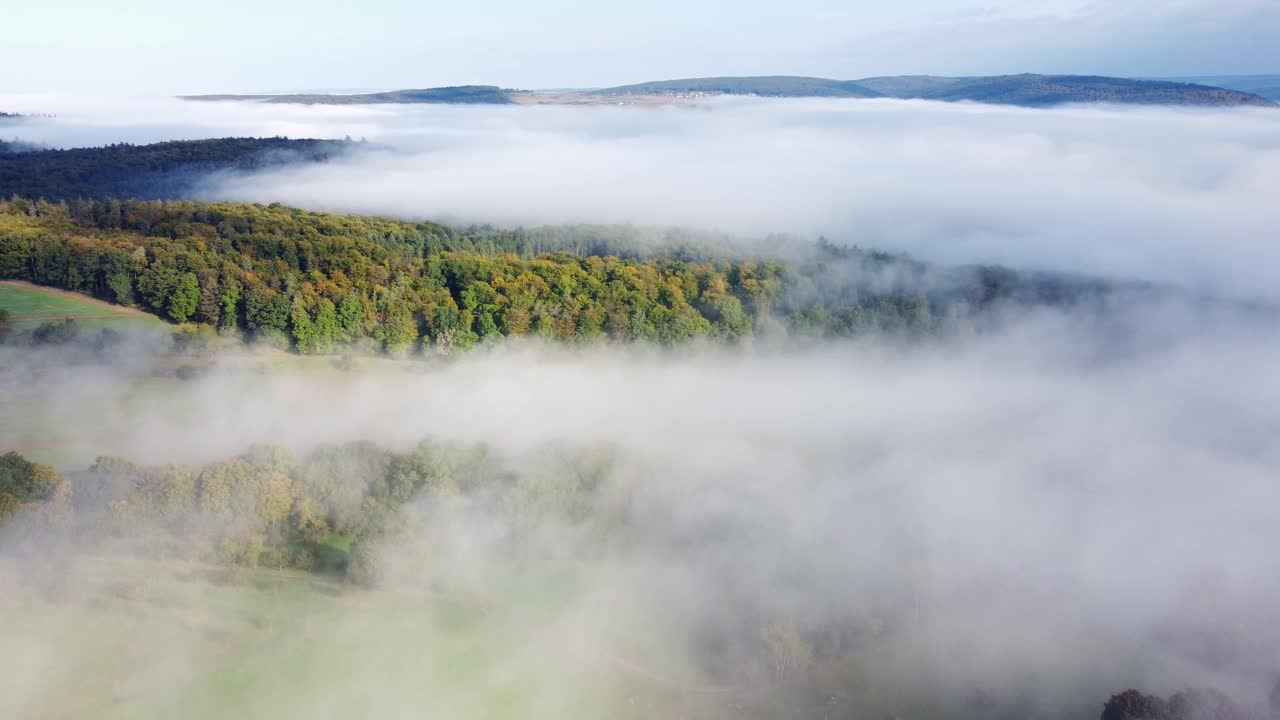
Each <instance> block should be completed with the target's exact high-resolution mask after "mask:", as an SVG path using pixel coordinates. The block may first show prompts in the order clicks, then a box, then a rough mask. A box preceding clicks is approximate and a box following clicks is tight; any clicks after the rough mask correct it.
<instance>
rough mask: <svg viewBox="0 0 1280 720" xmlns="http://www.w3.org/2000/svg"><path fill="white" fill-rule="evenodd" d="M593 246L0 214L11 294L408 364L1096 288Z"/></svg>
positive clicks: (341, 224)
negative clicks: (521, 342) (505, 344)
mask: <svg viewBox="0 0 1280 720" xmlns="http://www.w3.org/2000/svg"><path fill="white" fill-rule="evenodd" d="M610 243H611V240H610V238H609V237H608V236H606V235H601V234H593V233H592V232H590V230H584V229H581V228H577V229H573V228H570V229H562V230H561V231H558V232H547V231H545V230H543V231H539V230H534V231H528V230H519V229H518V230H510V231H497V230H493V229H491V228H471V229H467V230H459V229H456V228H450V227H446V226H442V225H437V224H433V223H408V222H400V221H395V220H389V219H386V218H377V217H365V216H354V215H335V214H327V213H315V212H309V211H304V210H299V209H295V208H288V207H284V206H281V205H276V204H273V205H270V206H263V205H251V204H240V203H206V202H193V201H168V202H162V201H117V200H106V201H96V200H73V201H70V202H59V203H48V202H44V201H30V200H26V199H22V198H14V199H11V200H9V201H0V278H13V279H22V280H28V281H31V282H34V283H37V284H41V285H48V286H52V287H57V288H63V289H67V290H72V291H75V292H80V293H85V294H87V295H92V296H94V297H97V298H101V299H104V300H108V301H111V302H116V303H120V304H122V305H128V306H134V307H140V308H143V309H146V310H148V311H151V312H154V313H156V314H157V315H159V316H161V317H163V318H167V319H169V320H171V321H172V322H175V323H196V324H199V325H203V326H208V327H210V328H214V329H216V330H218V331H220V332H222V333H226V334H243V335H244V336H245V337H248V338H252V339H255V340H258V341H265V342H270V343H276V344H279V345H280V346H287V347H291V348H293V349H295V350H297V351H298V352H301V353H328V352H332V351H333V350H334V349H335V348H337V347H339V346H355V347H359V348H364V349H367V350H371V351H375V350H376V351H383V352H386V353H390V354H393V355H404V354H407V353H411V352H418V351H423V350H440V351H445V352H450V351H455V350H462V349H466V348H468V347H471V346H473V345H476V344H477V343H481V342H487V341H497V340H501V339H502V338H506V337H516V336H536V337H541V338H544V339H548V340H556V341H569V342H589V341H593V340H605V339H607V340H613V341H619V342H633V341H640V342H651V343H658V344H678V343H683V342H687V341H690V340H694V339H697V338H711V339H718V340H735V339H742V338H747V337H751V336H753V335H756V334H759V333H761V332H769V331H771V330H780V329H781V330H790V331H793V332H800V333H808V334H816V335H856V334H859V333H863V332H871V331H878V332H901V333H914V334H927V333H932V332H936V331H937V330H938V329H939V328H940V327H942V326H943V325H945V324H946V323H949V322H958V321H967V319H971V318H972V317H973V316H974V314H975V313H976V312H979V311H981V310H982V309H983V308H985V307H988V306H990V305H992V304H997V303H1000V302H1003V301H1013V302H1018V303H1048V304H1064V303H1075V302H1080V301H1081V300H1082V299H1085V298H1090V297H1096V296H1101V295H1104V294H1105V293H1106V292H1107V286H1106V285H1104V284H1101V283H1097V282H1090V281H1081V280H1074V279H1072V280H1062V279H1049V280H1046V279H1045V278H1039V277H1036V276H1031V275H1026V274H1019V273H1015V272H1013V271H1010V270H1007V269H1002V268H990V267H976V268H962V269H951V270H948V271H945V272H941V271H939V270H938V269H937V268H932V267H930V266H928V265H926V264H924V263H919V262H916V261H913V260H911V259H909V258H904V257H901V256H894V255H889V254H886V253H877V252H870V251H865V250H861V249H858V248H849V247H843V246H838V245H835V244H833V243H829V242H826V241H821V242H819V243H818V245H817V246H815V247H814V248H813V251H812V253H811V254H810V257H809V258H808V259H803V260H800V261H790V262H784V261H781V260H776V259H752V258H747V257H743V256H741V255H739V254H725V253H719V254H717V253H715V252H713V251H707V252H703V251H701V250H699V249H697V247H696V244H695V243H683V242H680V243H678V244H677V246H675V247H674V248H672V247H671V246H668V250H651V251H649V252H648V254H645V253H644V252H641V251H637V250H635V249H634V248H627V249H628V250H630V251H631V252H630V253H629V256H628V257H620V256H619V255H618V254H608V251H609V249H610V247H611V245H610Z"/></svg>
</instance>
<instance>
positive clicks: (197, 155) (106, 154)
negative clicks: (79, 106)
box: [0, 137, 359, 201]
mask: <svg viewBox="0 0 1280 720" xmlns="http://www.w3.org/2000/svg"><path fill="white" fill-rule="evenodd" d="M358 145H359V144H358V143H352V142H343V141H335V140H292V139H289V138H283V137H273V138H218V139H212V140H179V141H172V142H162V143H155V144H152V145H141V146H139V145H130V144H127V143H118V144H113V145H108V146H105V147H91V148H71V149H66V150H54V149H48V148H44V147H41V146H36V145H31V144H29V143H20V142H16V141H15V142H12V143H10V142H3V141H0V197H10V196H13V195H18V196H21V197H26V198H31V199H45V200H49V201H57V200H71V199H107V198H144V199H158V200H168V199H176V198H185V197H190V196H191V195H192V193H193V192H194V191H195V190H196V189H197V188H198V187H199V186H200V183H201V182H202V181H204V180H205V179H207V177H208V176H209V175H210V174H211V173H215V172H233V171H234V172H247V171H252V170H262V169H266V168H271V167H280V166H283V165H288V164H291V163H307V162H309V163H318V162H326V161H328V160H329V159H330V158H333V157H335V156H337V155H339V154H341V153H345V152H348V151H351V150H353V149H354V148H355V147H357V146H358Z"/></svg>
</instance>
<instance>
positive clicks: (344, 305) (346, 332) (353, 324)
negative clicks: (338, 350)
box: [337, 293, 364, 342]
mask: <svg viewBox="0 0 1280 720" xmlns="http://www.w3.org/2000/svg"><path fill="white" fill-rule="evenodd" d="M363 334H364V305H363V304H361V302H360V298H358V297H356V296H355V295H354V294H350V293H349V294H347V295H344V296H343V298H342V302H341V303H339V305H338V334H337V338H338V340H340V341H342V342H355V341H356V340H357V339H358V338H360V336H362V335H363Z"/></svg>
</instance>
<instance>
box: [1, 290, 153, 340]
mask: <svg viewBox="0 0 1280 720" xmlns="http://www.w3.org/2000/svg"><path fill="white" fill-rule="evenodd" d="M0 308H3V309H5V310H8V311H9V322H10V324H11V325H12V326H13V327H14V328H15V329H18V330H30V329H31V328H34V327H37V326H38V325H40V324H41V323H45V322H49V321H53V320H61V319H63V318H72V319H74V320H75V321H76V324H78V325H80V326H81V327H84V328H91V329H96V328H103V327H120V326H121V325H130V324H132V325H150V326H155V325H164V324H166V323H164V321H163V320H161V319H160V318H157V317H155V316H151V315H140V314H137V313H134V312H129V311H127V310H125V309H124V308H116V307H108V306H103V305H99V304H95V303H93V302H89V301H88V300H77V299H75V298H72V297H67V296H65V295H61V294H57V293H53V292H49V291H46V290H42V289H39V288H30V287H24V286H21V285H8V284H0Z"/></svg>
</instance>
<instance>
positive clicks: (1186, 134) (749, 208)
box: [0, 96, 1280, 298]
mask: <svg viewBox="0 0 1280 720" xmlns="http://www.w3.org/2000/svg"><path fill="white" fill-rule="evenodd" d="M0 104H3V105H6V106H8V107H10V108H11V109H16V110H19V111H24V110H25V111H37V110H38V111H41V112H50V113H53V114H55V115H56V117H55V118H50V119H36V120H32V121H28V122H25V123H22V124H19V125H15V126H13V127H12V128H8V127H6V130H5V132H6V133H7V134H11V135H16V136H18V137H20V138H22V139H24V140H31V141H38V142H46V143H50V144H53V145H58V146H63V145H78V144H94V143H102V142H107V141H108V140H111V141H115V140H120V139H125V140H130V141H133V142H145V141H154V140H160V139H171V138H178V137H181V138H195V137H213V136H224V135H229V134H234V135H245V134H250V135H277V134H283V135H288V136H292V137H344V136H351V137H353V138H356V139H359V138H367V139H369V140H370V141H373V142H376V143H379V144H381V145H383V146H386V147H387V148H389V149H388V150H386V151H383V152H376V153H371V154H357V155H355V156H353V157H351V158H349V159H347V160H345V161H340V162H334V163H330V164H327V165H324V166H308V167H300V168H296V169H292V170H282V171H277V172H270V173H268V174H265V175H261V176H257V177H252V178H243V177H236V178H232V179H230V180H227V181H226V182H222V183H218V184H215V185H214V186H212V187H210V188H208V190H207V192H206V193H205V195H206V196H207V197H212V198H224V199H234V200H251V201H260V202H272V201H279V202H284V203H287V204H292V205H299V206H304V207H309V208H317V209H327V210H335V211H343V212H362V213H379V214H387V215H394V216H398V217H404V218H421V219H433V220H439V221H446V222H454V223H463V224H467V223H473V222H475V223H494V224H499V225H505V226H514V225H526V226H527V225H536V224H546V223H635V224H638V225H679V226H689V227H697V228H703V229H711V230H719V231H725V232H730V233H735V234H739V235H743V236H746V237H757V238H758V237H766V236H768V235H769V234H771V233H787V234H792V235H797V236H801V237H816V236H817V235H819V234H825V235H826V236H828V237H830V238H832V239H835V240H839V241H845V242H854V243H858V244H861V245H863V246H869V247H876V248H883V249H888V250H898V251H907V252H911V253H913V254H916V255H919V256H921V257H924V258H926V259H932V260H940V261H946V262H998V263H1006V264H1010V265H1014V266H1019V267H1045V268H1051V269H1056V270H1071V271H1080V272H1088V273H1099V274H1106V275H1118V276H1124V277H1140V278H1143V279H1149V280H1155V281H1159V282H1174V283H1179V284H1184V285H1189V286H1193V287H1195V288H1197V289H1206V290H1209V291H1212V292H1215V293H1237V294H1245V295H1264V296H1267V297H1269V298H1274V296H1275V291H1274V283H1272V282H1271V273H1270V270H1269V268H1271V267H1272V266H1273V265H1274V264H1275V262H1276V261H1277V259H1280V258H1277V253H1278V252H1280V251H1278V250H1277V249H1276V248H1277V245H1276V244H1275V243H1274V242H1272V237H1273V233H1274V231H1275V228H1276V227H1277V225H1278V224H1280V206H1278V205H1277V204H1276V203H1275V201H1274V189H1275V187H1277V185H1278V184H1280V140H1277V138H1280V132H1278V131H1280V113H1277V112H1275V111H1273V110H1270V109H1243V110H1224V109H1210V110H1191V109H1170V108H1114V107H1112V108H1108V107H1098V106H1087V107H1086V106H1078V107H1065V108H1058V109H1048V110H1028V109H1021V108H1010V107H996V106H983V105H974V104H941V103H928V102H915V101H894V100H859V101H848V100H834V101H832V100H765V99H755V98H736V99H722V100H719V101H715V102H707V103H702V104H698V105H686V106H677V107H667V108H656V109H655V108H636V107H609V106H606V107H590V108H568V107H457V106H363V107H323V106H316V107H304V106H290V105H264V104H253V103H184V102H182V101H178V100H164V99H150V100H130V101H126V100H112V101H90V100H84V99H81V98H74V97H64V96H50V97H43V98H37V97H17V98H6V99H4V100H3V101H0Z"/></svg>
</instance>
